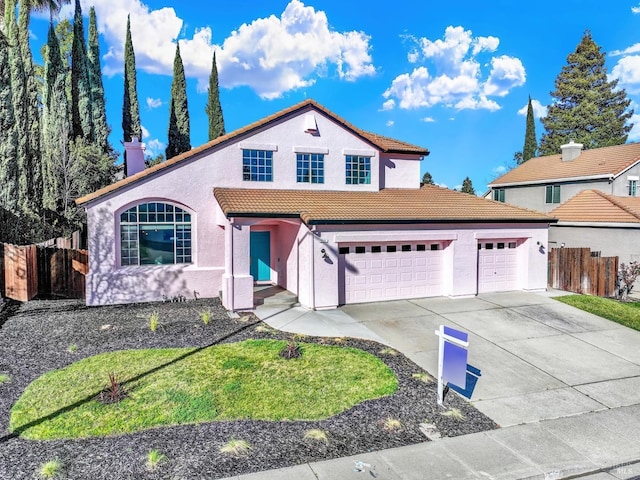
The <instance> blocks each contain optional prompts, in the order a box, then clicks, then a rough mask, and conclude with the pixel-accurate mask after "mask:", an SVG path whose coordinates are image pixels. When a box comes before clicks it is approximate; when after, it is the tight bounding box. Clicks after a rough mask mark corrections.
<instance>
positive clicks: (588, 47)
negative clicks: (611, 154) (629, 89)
mask: <svg viewBox="0 0 640 480" xmlns="http://www.w3.org/2000/svg"><path fill="white" fill-rule="evenodd" d="M604 60H605V55H604V53H603V52H602V51H601V49H600V47H599V46H598V45H597V44H596V43H595V42H594V41H593V39H592V38H591V33H590V32H589V31H586V32H585V34H584V35H583V37H582V40H581V42H580V43H579V44H578V46H577V47H576V50H575V52H573V53H571V54H569V56H568V57H567V65H565V66H564V67H562V71H561V72H560V74H559V75H558V77H557V78H556V81H555V87H556V89H555V91H553V92H551V96H552V97H553V98H554V101H553V103H552V104H551V105H550V106H549V108H548V111H547V116H546V117H544V118H542V124H543V125H544V127H545V130H546V131H545V133H544V134H543V135H542V138H541V140H540V154H541V155H551V154H557V153H560V146H561V145H564V144H566V143H569V140H574V141H575V142H577V143H582V144H583V145H584V147H585V148H587V149H589V148H598V147H606V146H609V145H620V144H623V143H625V142H626V141H627V135H628V133H629V131H630V130H631V127H632V126H633V125H631V124H626V122H627V121H628V120H629V119H630V118H631V115H632V114H633V110H628V108H629V105H630V103H631V101H630V100H629V99H627V94H626V92H625V91H624V89H617V88H616V87H617V85H618V81H617V80H612V81H607V69H606V68H605V66H604ZM523 158H524V156H523Z"/></svg>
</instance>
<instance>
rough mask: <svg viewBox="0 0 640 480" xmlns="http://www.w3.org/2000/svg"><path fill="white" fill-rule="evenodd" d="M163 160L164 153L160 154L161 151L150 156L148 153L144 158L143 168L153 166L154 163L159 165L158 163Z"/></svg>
mask: <svg viewBox="0 0 640 480" xmlns="http://www.w3.org/2000/svg"><path fill="white" fill-rule="evenodd" d="M164 161H165V158H164V155H163V154H161V153H159V154H158V155H156V156H155V157H152V156H151V155H148V156H147V157H145V159H144V166H145V168H151V167H154V166H156V165H159V164H160V163H162V162H164Z"/></svg>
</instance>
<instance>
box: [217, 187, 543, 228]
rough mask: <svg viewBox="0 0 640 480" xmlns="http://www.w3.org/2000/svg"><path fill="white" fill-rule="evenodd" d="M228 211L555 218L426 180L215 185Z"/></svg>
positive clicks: (410, 219)
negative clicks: (329, 186) (389, 184)
mask: <svg viewBox="0 0 640 480" xmlns="http://www.w3.org/2000/svg"><path fill="white" fill-rule="evenodd" d="M213 193H214V196H215V198H216V200H217V201H218V203H219V204H220V206H221V208H222V211H223V212H224V214H225V215H226V216H227V217H233V216H236V217H242V216H246V217H248V216H280V217H300V218H301V219H302V221H303V222H305V223H306V224H314V223H320V224H322V223H425V222H470V221H473V222H492V221H495V222H511V221H524V222H531V221H533V222H555V219H554V218H553V217H551V216H549V215H545V214H543V213H540V212H536V211H533V210H527V209H524V208H520V207H514V206H512V205H507V204H504V203H500V202H495V201H493V200H486V199H483V198H480V197H476V196H475V195H468V194H466V193H460V192H455V191H453V190H448V189H446V188H440V187H436V186H433V185H425V186H424V187H422V188H420V189H415V190H410V189H385V190H381V191H379V192H344V191H342V192H341V191H326V190H325V191H309V190H267V189H243V188H214V190H213Z"/></svg>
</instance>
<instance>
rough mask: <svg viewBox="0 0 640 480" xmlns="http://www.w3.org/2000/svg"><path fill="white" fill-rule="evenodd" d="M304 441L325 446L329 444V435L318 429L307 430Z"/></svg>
mask: <svg viewBox="0 0 640 480" xmlns="http://www.w3.org/2000/svg"><path fill="white" fill-rule="evenodd" d="M304 439H305V440H312V441H315V442H322V443H324V444H325V445H328V444H329V435H328V434H327V432H325V431H324V430H320V429H319V428H312V429H311V430H307V431H306V432H305V434H304Z"/></svg>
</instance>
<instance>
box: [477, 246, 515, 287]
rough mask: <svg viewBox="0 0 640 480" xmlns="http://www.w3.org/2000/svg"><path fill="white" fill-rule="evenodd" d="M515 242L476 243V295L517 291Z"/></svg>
mask: <svg viewBox="0 0 640 480" xmlns="http://www.w3.org/2000/svg"><path fill="white" fill-rule="evenodd" d="M518 245H519V242H518V241H517V240H508V239H503V240H479V241H478V293H487V292H505V291H508V290H517V289H518Z"/></svg>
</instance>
